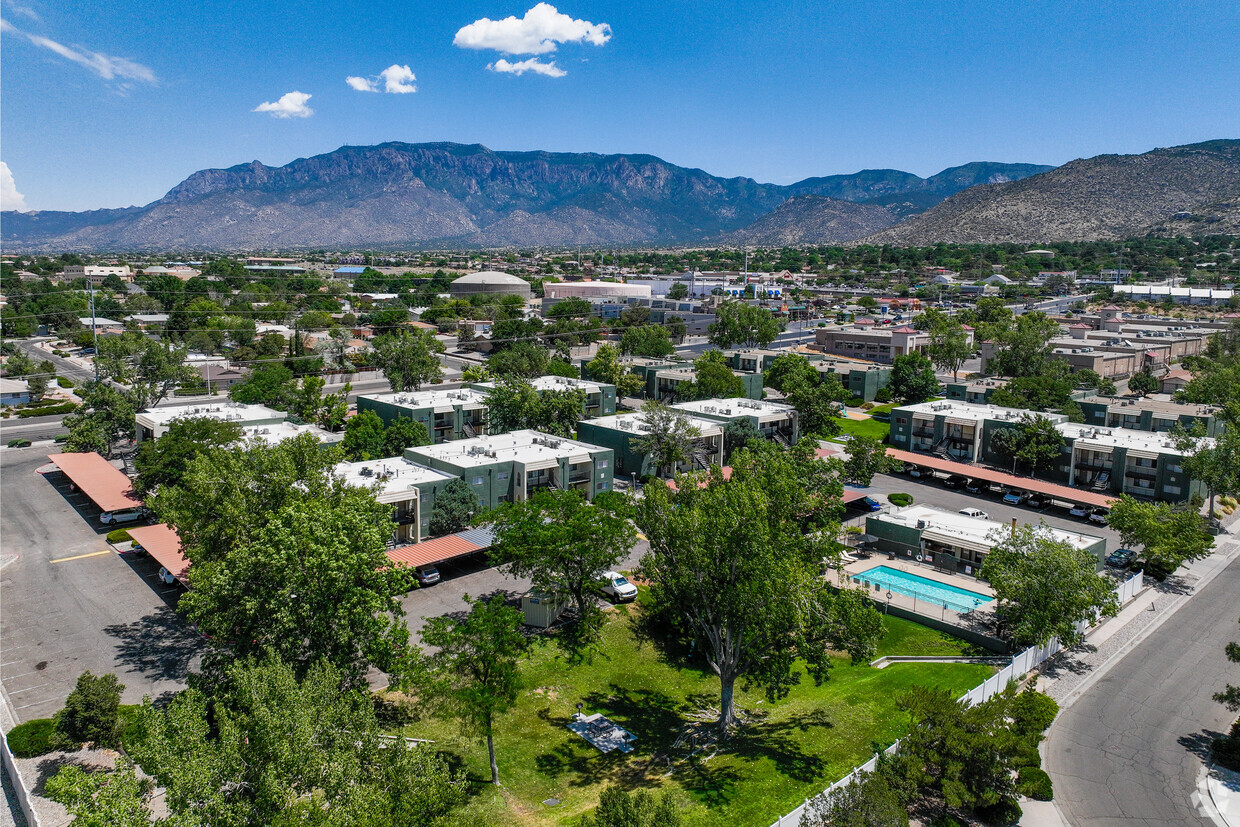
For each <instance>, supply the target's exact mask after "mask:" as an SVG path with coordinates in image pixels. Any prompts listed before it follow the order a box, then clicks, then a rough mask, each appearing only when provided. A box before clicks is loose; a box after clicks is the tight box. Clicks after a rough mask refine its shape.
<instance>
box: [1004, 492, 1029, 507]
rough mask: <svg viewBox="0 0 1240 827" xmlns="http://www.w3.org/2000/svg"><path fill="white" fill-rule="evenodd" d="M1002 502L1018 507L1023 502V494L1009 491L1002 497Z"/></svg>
mask: <svg viewBox="0 0 1240 827" xmlns="http://www.w3.org/2000/svg"><path fill="white" fill-rule="evenodd" d="M1003 501H1004V502H1005V503H1007V504H1008V505H1020V504H1021V503H1023V502H1024V501H1025V492H1024V491H1009V492H1007V493H1006V494H1004V495H1003Z"/></svg>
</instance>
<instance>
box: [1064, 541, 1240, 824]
mask: <svg viewBox="0 0 1240 827" xmlns="http://www.w3.org/2000/svg"><path fill="white" fill-rule="evenodd" d="M1238 596H1240V559H1237V560H1234V561H1232V563H1231V565H1229V566H1228V567H1227V568H1226V569H1224V570H1223V571H1222V572H1220V573H1219V575H1218V576H1217V577H1216V578H1215V579H1214V580H1213V581H1211V582H1210V583H1209V584H1208V585H1206V586H1205V587H1203V588H1202V589H1201V591H1200V592H1199V593H1197V594H1196V595H1194V596H1193V597H1192V599H1190V600H1188V601H1187V602H1186V603H1184V604H1183V605H1182V606H1181V607H1180V609H1179V610H1178V611H1177V612H1175V614H1174V615H1172V616H1171V617H1170V618H1169V619H1168V620H1167V621H1166V622H1165V623H1163V625H1162V626H1160V627H1159V628H1158V629H1156V630H1155V631H1154V632H1153V633H1152V634H1150V636H1149V637H1147V638H1146V639H1145V640H1143V641H1142V642H1141V643H1139V644H1138V645H1137V646H1136V647H1135V648H1134V649H1133V650H1132V651H1130V652H1129V653H1128V654H1127V655H1126V656H1125V657H1124V658H1123V659H1121V660H1120V661H1119V662H1118V663H1117V664H1115V665H1114V666H1113V667H1112V668H1111V669H1110V670H1109V671H1108V672H1106V674H1105V675H1104V676H1103V677H1102V678H1100V679H1099V680H1098V681H1097V682H1096V683H1095V684H1094V685H1093V686H1091V687H1090V688H1089V689H1087V690H1086V691H1085V693H1084V694H1083V695H1081V697H1080V698H1078V699H1077V700H1076V702H1075V703H1074V704H1073V705H1072V706H1070V707H1068V709H1067V710H1065V711H1064V712H1063V713H1062V714H1061V715H1060V716H1059V718H1058V719H1057V720H1056V721H1055V724H1054V725H1053V726H1052V727H1051V730H1050V735H1049V738H1048V740H1047V744H1046V756H1047V757H1046V762H1045V769H1046V770H1047V772H1049V773H1050V775H1051V778H1052V780H1053V781H1054V785H1055V801H1056V803H1057V804H1058V805H1059V809H1060V811H1061V812H1062V813H1063V816H1064V819H1065V820H1066V821H1067V823H1069V824H1071V825H1073V827H1112V825H1120V824H1124V825H1142V824H1145V825H1151V827H1153V825H1159V826H1160V827H1161V825H1169V824H1177V825H1203V827H1205V826H1206V825H1211V826H1212V825H1213V824H1214V822H1212V821H1210V820H1209V819H1207V818H1205V817H1203V816H1202V815H1201V814H1200V813H1199V812H1198V811H1197V809H1196V807H1195V806H1194V804H1193V803H1192V800H1191V797H1192V795H1193V794H1194V793H1195V792H1196V791H1197V781H1198V778H1199V776H1200V775H1201V772H1202V769H1203V767H1204V766H1205V761H1206V758H1207V756H1208V750H1209V744H1210V741H1211V739H1213V738H1215V737H1217V736H1218V735H1220V734H1222V733H1223V732H1224V731H1225V730H1226V729H1227V727H1228V726H1229V725H1230V722H1231V721H1232V720H1233V719H1234V717H1235V715H1234V713H1229V712H1228V711H1227V710H1226V709H1225V708H1224V707H1223V706H1222V704H1218V703H1215V702H1214V701H1213V700H1212V699H1211V697H1210V696H1211V695H1212V694H1213V693H1214V692H1217V691H1218V690H1219V689H1221V688H1222V687H1223V685H1224V684H1225V683H1227V682H1228V681H1229V680H1230V681H1231V682H1233V683H1234V682H1235V681H1236V677H1237V675H1236V667H1235V666H1234V665H1232V664H1230V663H1229V662H1228V661H1227V660H1226V658H1225V657H1224V656H1223V646H1224V645H1225V644H1226V642H1227V641H1229V640H1235V639H1236V638H1237V637H1238V636H1240V634H1238V631H1240V630H1238V628H1237V625H1236V614H1237V608H1238V606H1240V599H1238Z"/></svg>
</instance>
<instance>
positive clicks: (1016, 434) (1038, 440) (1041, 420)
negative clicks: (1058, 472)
mask: <svg viewBox="0 0 1240 827" xmlns="http://www.w3.org/2000/svg"><path fill="white" fill-rule="evenodd" d="M1065 444H1067V443H1066V442H1065V441H1064V438H1063V434H1061V433H1059V431H1058V430H1056V428H1055V423H1054V422H1052V421H1051V420H1049V419H1047V418H1046V417H1044V416H1034V415H1032V414H1021V417H1020V419H1019V420H1018V421H1017V422H1016V424H1015V425H1014V426H1012V427H1010V428H1003V429H1001V430H999V431H996V432H995V435H994V437H993V438H992V439H991V447H992V448H993V449H994V451H995V452H996V453H998V454H1000V455H1001V456H1004V457H1007V458H1008V459H1010V460H1012V467H1013V469H1015V467H1016V464H1017V463H1021V464H1024V465H1026V466H1028V468H1029V473H1030V475H1032V476H1035V477H1036V476H1037V474H1038V468H1039V467H1040V466H1046V465H1050V464H1051V463H1053V462H1054V461H1055V460H1056V459H1057V458H1058V457H1059V455H1060V453H1061V452H1062V451H1063V446H1064V445H1065Z"/></svg>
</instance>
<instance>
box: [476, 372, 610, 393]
mask: <svg viewBox="0 0 1240 827" xmlns="http://www.w3.org/2000/svg"><path fill="white" fill-rule="evenodd" d="M529 382H530V384H531V385H533V386H534V390H536V391H539V392H542V391H571V390H582V391H585V392H586V393H588V394H589V393H602V391H603V387H602V386H601V385H600V384H599V383H598V382H590V381H588V380H586V379H574V378H573V377H571V376H538V377H535V378H533V379H531V380H529ZM476 387H478V388H486V389H488V390H493V389H494V388H495V382H478V383H477V384H476Z"/></svg>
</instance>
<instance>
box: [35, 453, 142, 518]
mask: <svg viewBox="0 0 1240 827" xmlns="http://www.w3.org/2000/svg"><path fill="white" fill-rule="evenodd" d="M48 459H50V460H51V461H52V462H54V463H56V467H57V468H59V469H60V470H61V471H63V472H64V474H65V476H66V477H68V478H69V479H71V480H73V484H74V485H76V486H77V487H78V488H80V489H81V490H82V493H83V494H85V495H86V496H88V497H90V499H91V501H92V502H94V504H95V505H97V506H99V508H101V509H102V510H104V511H120V510H122V509H126V508H136V507H137V506H140V505H142V500H140V499H138V498H137V497H135V496H134V493H133V483H131V482H130V481H129V477H127V476H125V474H124V472H123V471H121V470H120V469H119V468H116V467H114V466H113V465H112V463H110V462H108V461H107V460H106V459H104V458H103V457H101V456H99V455H98V454H94V453H91V454H52V455H51V456H49V457H48Z"/></svg>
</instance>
